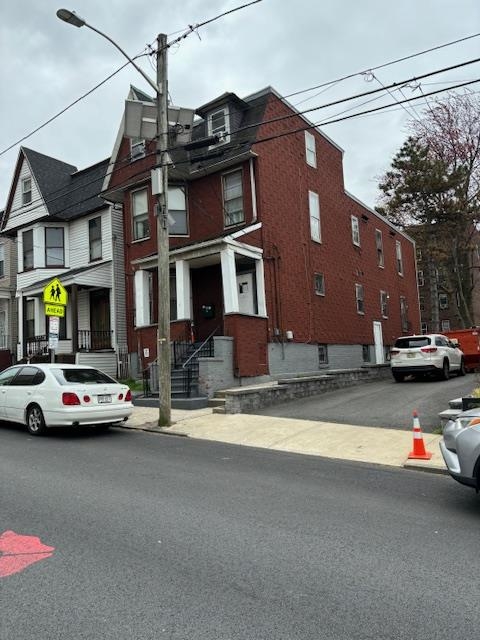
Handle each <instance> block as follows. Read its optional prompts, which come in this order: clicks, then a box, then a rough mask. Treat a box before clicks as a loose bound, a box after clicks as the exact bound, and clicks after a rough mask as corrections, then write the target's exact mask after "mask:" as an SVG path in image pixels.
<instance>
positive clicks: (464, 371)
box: [458, 358, 467, 376]
mask: <svg viewBox="0 0 480 640" xmlns="http://www.w3.org/2000/svg"><path fill="white" fill-rule="evenodd" d="M466 373H467V370H466V369H465V361H464V359H463V358H462V359H461V360H460V369H459V370H458V375H459V376H464V375H465V374H466Z"/></svg>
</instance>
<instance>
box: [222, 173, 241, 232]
mask: <svg viewBox="0 0 480 640" xmlns="http://www.w3.org/2000/svg"><path fill="white" fill-rule="evenodd" d="M242 180H243V176H242V171H241V170H240V171H233V172H232V173H225V174H224V175H223V176H222V185H223V211H224V216H225V226H226V227H231V226H232V225H234V224H240V223H241V222H244V221H245V212H244V210H243V184H242Z"/></svg>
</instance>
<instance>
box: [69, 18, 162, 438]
mask: <svg viewBox="0 0 480 640" xmlns="http://www.w3.org/2000/svg"><path fill="white" fill-rule="evenodd" d="M57 17H58V18H60V20H63V21H64V22H67V23H68V24H71V25H73V26H75V27H88V28H89V29H91V30H92V31H95V32H96V33H98V34H99V35H101V36H102V37H103V38H105V39H106V40H108V41H109V42H111V43H112V44H113V46H114V47H115V48H116V49H118V50H119V51H120V53H121V54H122V55H123V56H124V57H125V58H126V59H127V60H128V61H129V62H130V63H131V64H132V65H133V66H134V67H135V69H136V70H137V71H138V72H139V73H140V74H141V75H142V76H143V78H144V79H145V80H146V81H147V82H148V84H149V85H150V86H151V87H152V88H153V90H154V91H155V95H156V101H157V118H156V120H157V124H156V134H157V135H156V141H157V142H156V144H157V162H156V164H159V165H160V171H161V176H162V179H161V188H160V189H159V191H160V193H159V194H158V196H157V197H158V216H157V256H158V259H157V262H158V342H157V360H158V396H159V416H158V425H159V426H160V427H166V426H167V427H168V426H170V424H171V374H170V263H169V242H168V222H167V213H168V158H167V153H166V151H167V148H168V83H167V36H166V35H165V34H164V33H161V34H159V35H158V36H157V82H156V83H155V82H154V81H153V80H151V79H150V78H149V77H148V76H147V75H146V73H144V72H143V71H142V69H141V68H140V67H139V66H138V65H137V64H136V63H135V61H134V60H132V58H130V56H128V55H127V54H126V53H125V51H124V50H123V49H122V48H121V47H120V46H119V45H118V44H117V43H116V42H115V41H114V40H112V38H110V37H109V36H107V35H106V34H105V33H103V32H102V31H100V30H99V29H96V28H95V27H92V25H91V24H88V22H86V20H84V19H83V18H81V17H80V16H78V15H77V14H76V13H75V12H74V11H69V10H68V9H59V10H58V11H57Z"/></svg>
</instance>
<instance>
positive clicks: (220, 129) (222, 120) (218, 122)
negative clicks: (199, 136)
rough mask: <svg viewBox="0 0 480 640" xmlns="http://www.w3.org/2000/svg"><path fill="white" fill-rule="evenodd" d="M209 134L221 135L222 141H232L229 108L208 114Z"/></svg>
mask: <svg viewBox="0 0 480 640" xmlns="http://www.w3.org/2000/svg"><path fill="white" fill-rule="evenodd" d="M207 122H208V135H210V136H220V142H221V143H225V142H230V128H229V126H228V109H227V107H224V108H223V109H218V111H214V112H213V113H211V114H210V115H209V116H208V119H207Z"/></svg>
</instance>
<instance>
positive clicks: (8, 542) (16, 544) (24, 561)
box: [0, 531, 55, 578]
mask: <svg viewBox="0 0 480 640" xmlns="http://www.w3.org/2000/svg"><path fill="white" fill-rule="evenodd" d="M54 551H55V547H49V546H47V545H46V544H43V542H41V541H40V538H37V536H22V535H21V534H20V533H15V531H4V532H3V533H2V535H0V578H6V577H7V576H11V575H13V574H14V573H20V571H23V570H24V569H26V568H27V567H28V566H30V565H31V564H34V563H35V562H40V560H46V559H47V558H50V556H51V555H53V552H54Z"/></svg>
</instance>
